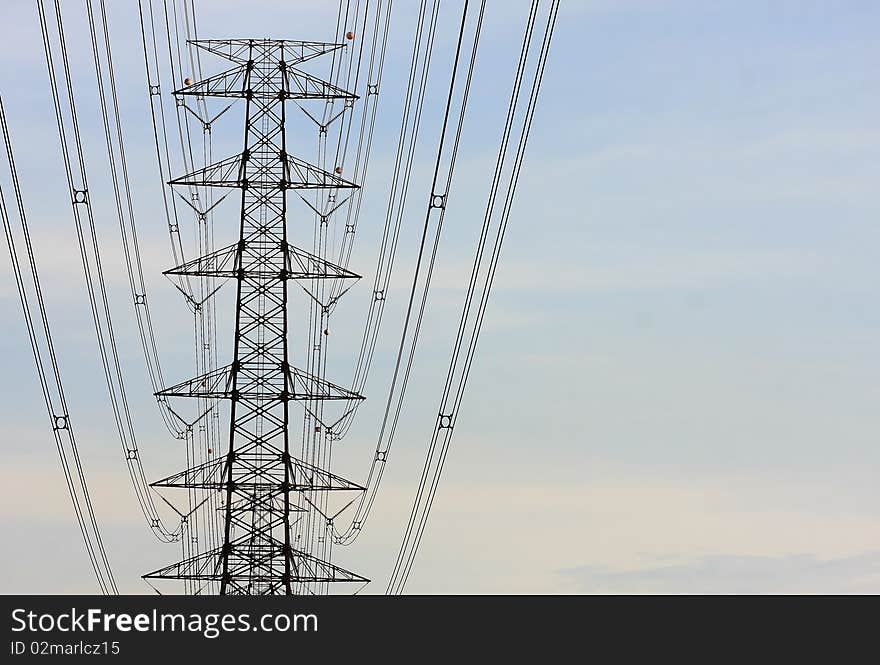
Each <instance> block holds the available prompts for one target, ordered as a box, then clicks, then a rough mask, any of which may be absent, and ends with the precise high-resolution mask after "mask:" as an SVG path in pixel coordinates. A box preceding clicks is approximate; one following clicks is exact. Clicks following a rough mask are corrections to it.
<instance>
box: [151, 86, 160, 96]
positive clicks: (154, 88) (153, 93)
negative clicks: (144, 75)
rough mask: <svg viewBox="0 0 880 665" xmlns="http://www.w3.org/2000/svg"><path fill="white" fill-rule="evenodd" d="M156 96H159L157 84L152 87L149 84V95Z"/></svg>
mask: <svg viewBox="0 0 880 665" xmlns="http://www.w3.org/2000/svg"><path fill="white" fill-rule="evenodd" d="M158 94H160V93H159V85H158V84H156V85H153V84H152V83H150V95H151V96H152V95H158Z"/></svg>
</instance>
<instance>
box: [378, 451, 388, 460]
mask: <svg viewBox="0 0 880 665" xmlns="http://www.w3.org/2000/svg"><path fill="white" fill-rule="evenodd" d="M387 459H388V451H387V450H377V451H376V461H377V462H384V461H386V460H387Z"/></svg>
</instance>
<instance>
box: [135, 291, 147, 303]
mask: <svg viewBox="0 0 880 665" xmlns="http://www.w3.org/2000/svg"><path fill="white" fill-rule="evenodd" d="M134 304H135V305H146V304H147V294H146V293H135V294H134Z"/></svg>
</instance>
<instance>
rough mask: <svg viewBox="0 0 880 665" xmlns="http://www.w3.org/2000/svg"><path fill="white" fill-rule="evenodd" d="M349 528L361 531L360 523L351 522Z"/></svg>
mask: <svg viewBox="0 0 880 665" xmlns="http://www.w3.org/2000/svg"><path fill="white" fill-rule="evenodd" d="M351 528H352V529H354V530H355V531H360V530H361V523H360V522H352V523H351Z"/></svg>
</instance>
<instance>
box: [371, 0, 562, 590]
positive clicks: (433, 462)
mask: <svg viewBox="0 0 880 665" xmlns="http://www.w3.org/2000/svg"><path fill="white" fill-rule="evenodd" d="M537 5H538V0H534V1H533V3H532V13H531V14H530V17H529V22H528V25H527V27H526V36H525V38H524V40H523V52H522V55H521V57H520V64H519V67H518V70H517V76H516V80H515V83H514V89H513V93H512V96H511V102H510V107H509V110H508V117H507V121H506V123H505V130H504V135H503V137H502V141H501V148H500V150H499V154H498V159H497V163H496V168H495V173H494V176H493V180H492V185H491V187H490V192H489V199H488V203H487V206H486V212H485V215H484V219H483V226H482V229H481V233H480V238H479V241H478V243H477V250H476V254H475V257H474V263H473V267H472V270H471V277H470V281H469V284H468V290H467V294H466V296H465V302H464V305H463V307H462V313H461V319H460V321H459V327H458V332H457V335H456V339H455V344H454V347H453V353H452V357H451V359H450V363H449V369H448V372H447V377H446V382H445V385H444V387H443V394H442V397H441V400H440V407H439V410H438V415H437V420H436V422H435V427H434V430H433V432H432V435H431V442H430V445H429V448H428V454H427V456H426V459H425V465H424V468H423V471H422V476H421V479H420V482H419V488H418V491H417V493H416V497H415V500H414V502H413V507H412V511H411V514H410V519H409V523H408V524H407V529H406V532H405V535H404V539H403V542H402V543H401V546H400V550H399V552H398V556H397V560H396V562H395V565H394V569H393V571H392V574H391V578H390V580H389V582H388V586H387V590H386V591H387V593H391V594H400V593H403V590H404V588H405V586H406V583H407V580H408V579H409V575H410V572H411V571H412V566H413V562H414V560H415V556H416V553H417V552H418V548H419V545H420V544H421V540H422V536H423V535H424V531H425V525H426V524H427V520H428V516H429V514H430V511H431V507H432V505H433V503H434V498H435V496H436V492H437V487H438V484H439V481H440V476H441V474H442V471H443V465H444V463H445V461H446V456H447V454H448V452H449V445H450V443H451V440H452V435H453V431H454V427H455V422H456V420H457V418H458V413H459V408H460V406H461V401H462V398H463V396H464V392H465V388H466V385H467V381H468V378H469V376H470V372H471V367H472V364H473V359H474V354H475V352H476V347H477V342H478V340H479V335H480V331H481V329H482V325H483V320H484V318H485V314H486V307H487V304H488V301H489V297H490V294H491V290H492V284H493V282H494V279H495V274H496V270H497V267H498V261H499V258H500V253H501V247H502V243H503V241H504V235H505V232H506V230H507V225H508V221H509V219H510V212H511V209H512V205H513V200H514V197H515V194H516V188H517V184H518V182H519V177H520V173H521V169H522V164H523V159H524V156H525V150H526V145H527V143H528V138H529V134H530V132H531V126H532V120H533V118H534V113H535V107H536V104H537V100H538V94H539V91H540V88H541V81H542V80H543V75H544V68H545V66H546V63H547V56H548V53H549V49H550V42H551V39H552V36H553V30H554V27H555V24H556V17H557V14H558V11H559V0H551V2H550V7H549V11H548V15H547V24H546V27H545V29H544V35H543V38H542V40H541V46H540V50H539V52H538V55H537V59H536V64H535V74H534V79H533V80H532V82H531V86H530V89H529V91H528V93H527V96H528V102H527V105H526V109H525V112H524V117H523V119H522V124H521V131H520V134H519V138H518V142H517V144H516V148H515V149H514V150H513V151H512V154H513V156H512V158H511V157H510V154H511V151H509V150H508V147H509V140H510V136H511V130H512V127H513V125H514V118H515V117H516V114H517V109H518V105H519V100H520V92H521V86H522V81H523V71H524V69H525V63H526V60H527V57H528V53H529V50H530V47H531V43H532V38H533V33H534V13H535V11H536V9H537ZM508 159H512V164H511V166H510V169H509V175H508V177H507V180H506V184H505V186H504V189H503V190H502V191H503V203H502V204H501V209H500V213H499V214H498V219H497V222H495V223H496V226H497V229H496V232H495V237H494V241H493V243H492V248H491V253H490V254H489V255H488V260H487V261H485V260H486V256H487V254H486V251H485V250H486V249H487V246H488V238H489V232H490V229H491V226H492V224H493V222H494V221H495V219H494V215H495V212H496V204H497V202H498V194H499V190H500V188H501V181H502V179H503V178H502V173H504V172H505V163H506V162H507V160H508ZM484 261H485V263H484ZM478 295H479V300H478V303H477V306H476V308H475V309H472V308H473V305H474V302H475V300H476V298H477V296H478Z"/></svg>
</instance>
